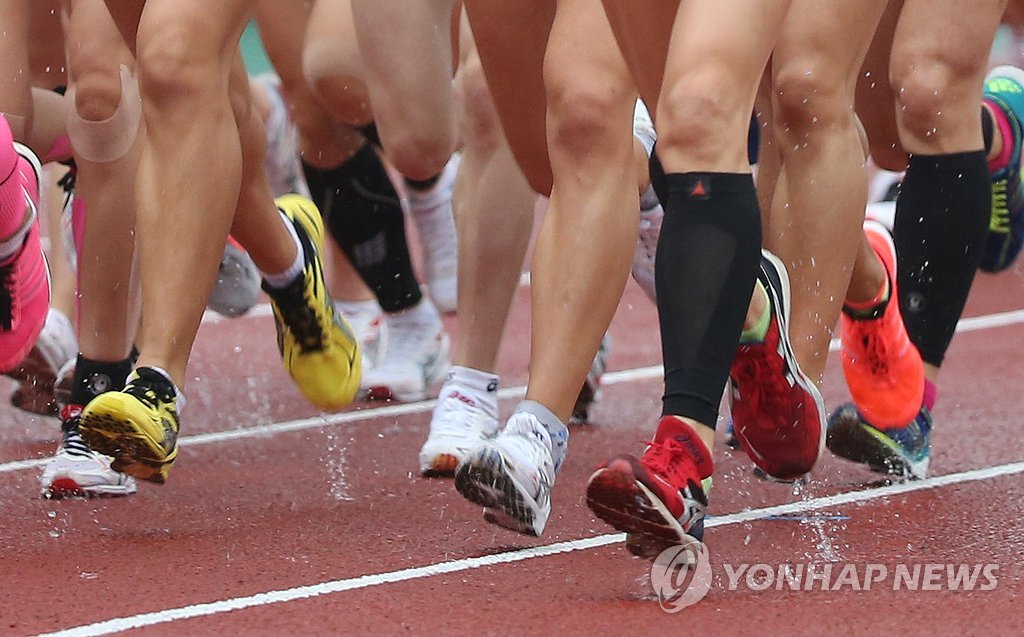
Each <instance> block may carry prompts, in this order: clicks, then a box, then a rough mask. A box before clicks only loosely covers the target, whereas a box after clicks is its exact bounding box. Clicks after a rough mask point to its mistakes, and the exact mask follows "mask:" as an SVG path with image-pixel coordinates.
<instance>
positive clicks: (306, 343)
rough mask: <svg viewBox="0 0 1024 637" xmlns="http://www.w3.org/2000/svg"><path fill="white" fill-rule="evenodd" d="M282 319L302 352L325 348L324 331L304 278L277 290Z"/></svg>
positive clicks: (275, 294)
mask: <svg viewBox="0 0 1024 637" xmlns="http://www.w3.org/2000/svg"><path fill="white" fill-rule="evenodd" d="M274 296H275V297H276V298H277V301H278V304H277V305H278V309H279V311H280V312H281V319H282V320H283V321H284V323H285V325H287V326H288V329H289V330H290V331H291V333H292V336H294V337H295V341H296V342H297V343H298V344H299V349H300V350H301V351H302V353H304V354H305V353H307V352H315V351H320V350H322V349H323V348H324V331H323V330H322V329H321V328H320V320H319V317H318V316H317V311H316V309H315V304H314V303H313V299H312V298H311V296H310V294H309V290H308V289H307V287H306V282H305V280H304V279H302V278H300V279H298V280H297V281H296V282H295V283H293V284H292V285H290V286H288V287H287V288H285V289H283V290H275V291H274Z"/></svg>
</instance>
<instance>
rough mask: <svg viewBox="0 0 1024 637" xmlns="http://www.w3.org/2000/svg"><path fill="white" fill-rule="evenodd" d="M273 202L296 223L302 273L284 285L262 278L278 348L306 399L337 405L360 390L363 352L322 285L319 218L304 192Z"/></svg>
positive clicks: (330, 406)
mask: <svg viewBox="0 0 1024 637" xmlns="http://www.w3.org/2000/svg"><path fill="white" fill-rule="evenodd" d="M276 202H277V207H278V209H279V210H281V212H282V213H284V215H285V216H286V217H288V219H289V220H290V221H291V222H292V225H293V226H294V227H295V233H296V234H297V235H298V237H299V242H300V243H301V244H302V248H303V252H304V258H305V265H304V266H303V268H302V273H301V274H300V275H299V276H298V277H296V279H295V281H293V282H292V283H291V284H289V285H288V286H287V287H285V288H281V289H275V288H272V287H270V286H269V285H267V284H266V282H264V283H263V290H264V291H265V292H266V293H267V294H268V295H269V296H270V300H271V305H272V306H273V308H274V323H275V324H276V326H277V347H278V349H279V350H280V352H281V358H282V359H283V360H284V366H285V369H287V370H288V373H289V374H290V375H291V377H292V378H293V379H294V380H295V383H296V384H297V385H298V386H299V390H300V391H301V392H302V395H303V396H305V397H306V399H307V400H309V402H311V403H313V404H314V405H316V406H317V407H320V408H321V409H328V410H336V409H341V408H343V407H346V406H347V405H349V404H350V403H351V402H352V401H353V400H354V399H355V396H356V392H357V391H358V390H359V381H360V377H361V375H362V356H361V355H360V353H359V341H358V339H356V336H355V332H354V331H353V330H352V327H351V326H350V325H349V324H348V322H347V321H346V320H345V318H344V317H343V316H342V315H341V314H340V313H337V312H335V310H334V301H332V300H331V296H330V294H329V293H328V292H327V287H326V286H325V285H324V271H323V264H322V262H321V260H320V254H321V253H322V252H323V245H324V222H323V218H322V217H321V216H320V212H319V211H318V210H317V208H316V206H315V205H314V204H313V202H312V201H310V200H309V199H306V198H305V197H301V196H299V195H285V196H283V197H279V198H278V199H277V200H276Z"/></svg>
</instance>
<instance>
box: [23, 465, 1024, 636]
mask: <svg viewBox="0 0 1024 637" xmlns="http://www.w3.org/2000/svg"><path fill="white" fill-rule="evenodd" d="M1020 473H1024V462H1013V463H1009V464H1002V465H997V466H994V467H986V468H983V469H973V470H970V471H963V472H960V473H951V474H948V475H944V476H936V477H934V478H927V479H925V480H919V481H917V482H908V483H904V484H894V485H889V486H884V487H877V488H873V489H864V490H860V491H847V492H844V493H839V494H836V495H830V496H824V497H820V498H811V499H808V500H801V501H798V502H791V503H788V504H780V505H778V506H770V507H763V508H760V509H751V510H748V511H740V512H737V513H730V514H727V515H722V516H716V517H713V518H711V519H709V520H708V522H707V524H706V526H708V527H717V526H728V525H731V524H738V523H742V522H751V521H755V520H760V519H763V518H767V517H772V516H777V515H789V514H793V513H801V512H806V511H814V510H818V509H827V508H830V507H835V506H839V505H842V504H850V503H853V502H867V501H870V500H877V499H880V498H887V497H892V496H896V495H900V494H904V493H910V492H913V491H923V490H926V489H935V488H938V487H944V486H949V485H954V484H963V483H967V482H977V481H980V480H991V479H993V478H999V477H1003V476H1011V475H1017V474H1020ZM624 540H625V535H624V534H622V533H610V534H607V535H597V536H593V537H587V538H581V539H578V540H570V541H566V542H556V543H554V544H548V545H545V546H537V547H532V548H527V549H519V550H516V551H508V552H505V553H498V554H496V555H484V556H481V557H470V558H464V559H459V560H451V561H444V562H436V563H434V564H428V565H426V566H418V567H415V568H406V569H402V570H398V571H389V572H386V573H373V574H369V575H362V576H360V577H352V578H348V579H340V580H334V581H331V582H323V583H321V584H312V585H308V586H297V587H295V588H288V589H282V590H276V591H267V592H265V593H258V594H255V595H248V596H245V597H234V598H231V599H225V600H220V601H215V602H208V603H205V604H191V605H188V606H181V607H179V608H172V609H167V610H161V611H154V612H150V613H141V614H138V615H132V616H129V617H118V618H115V619H109V620H106V621H101V622H96V623H93V624H86V625H83V626H77V627H74V628H68V629H66V630H60V631H57V632H53V633H46V634H45V635H40V636H38V637H98V636H101V635H110V634H113V633H118V632H121V631H125V630H131V629H135V628H143V627H145V626H154V625H157V624H165V623H168V622H174V621H179V620H184V619H193V618H196V617H204V616H207V615H217V614H221V613H227V612H231V611H234V610H241V609H244V608H252V607H256V606H267V605H269V604H280V603H283V602H291V601H295V600H300V599H308V598H311V597H319V596H321V595H330V594H333V593H341V592H345V591H353V590H359V589H364V588H370V587H373V586H380V585H381V584H393V583H396V582H405V581H409V580H414V579H422V578H426V577H436V576H438V575H445V574H448V573H456V572H460V571H469V570H473V569H478V568H482V567H485V566H495V565H497V564H509V563H512V562H521V561H524V560H529V559H534V558H539V557H546V556H549V555H558V554H561V553H571V552H574V551H585V550H588V549H593V548H598V547H601V546H606V545H608V544H615V543H618V542H622V541H624Z"/></svg>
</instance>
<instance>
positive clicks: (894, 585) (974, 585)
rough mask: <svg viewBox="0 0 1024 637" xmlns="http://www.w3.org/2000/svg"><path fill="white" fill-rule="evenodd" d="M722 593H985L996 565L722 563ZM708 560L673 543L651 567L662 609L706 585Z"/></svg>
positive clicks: (700, 547)
mask: <svg viewBox="0 0 1024 637" xmlns="http://www.w3.org/2000/svg"><path fill="white" fill-rule="evenodd" d="M722 568H723V570H724V574H725V578H724V581H723V580H722V579H721V578H719V581H720V582H721V584H723V586H722V588H723V589H724V590H726V591H737V590H741V589H742V590H747V591H754V592H763V591H769V590H775V591H805V592H811V591H848V590H852V591H870V590H892V591H922V592H927V591H982V592H986V591H991V590H994V589H995V588H996V587H997V586H998V585H999V577H998V574H999V565H998V564H994V563H988V564H952V563H916V564H912V563H901V564H896V565H888V564H855V563H839V562H831V563H824V564H822V563H813V562H807V563H790V564H777V565H773V564H723V565H722ZM712 581H713V577H712V572H711V562H710V560H709V558H708V551H707V548H706V547H705V546H704V544H703V543H696V544H693V545H690V546H673V547H670V548H668V549H666V550H664V551H662V553H661V554H660V555H658V557H657V559H656V560H655V561H654V565H653V566H652V567H651V585H652V586H653V588H654V592H655V594H657V596H658V603H659V604H660V605H661V608H662V610H664V611H665V612H666V613H678V612H679V611H681V610H683V609H684V608H687V607H689V606H693V605H694V604H696V603H697V602H699V601H700V600H702V599H704V597H705V596H706V595H707V594H708V592H709V591H710V590H711V587H712Z"/></svg>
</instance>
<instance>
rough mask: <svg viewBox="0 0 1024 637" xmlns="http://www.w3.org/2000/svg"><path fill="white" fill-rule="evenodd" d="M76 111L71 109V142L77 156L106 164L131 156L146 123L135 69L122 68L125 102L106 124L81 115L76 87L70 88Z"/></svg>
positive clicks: (69, 136)
mask: <svg viewBox="0 0 1024 637" xmlns="http://www.w3.org/2000/svg"><path fill="white" fill-rule="evenodd" d="M68 99H69V100H71V104H72V108H69V109H68V121H67V128H68V139H70V140H71V147H72V148H74V149H75V154H76V155H78V156H80V157H81V158H82V159H84V160H86V161H91V162H94V163H104V162H110V161H115V160H118V159H121V158H122V157H124V156H125V155H127V154H128V151H129V150H131V147H132V145H133V144H134V143H135V138H136V136H137V135H138V134H139V125H140V123H141V121H142V98H141V97H140V96H139V82H138V80H137V79H136V78H135V76H134V75H133V74H132V72H131V70H130V69H129V68H128V67H127V66H125V65H124V64H122V65H121V101H120V103H118V105H117V110H115V111H114V114H113V115H111V116H110V117H108V118H107V119H105V120H102V121H98V122H96V121H88V120H84V119H82V117H81V116H80V115H79V114H78V109H77V108H75V107H74V104H75V87H74V85H72V86H71V88H69V89H68Z"/></svg>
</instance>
